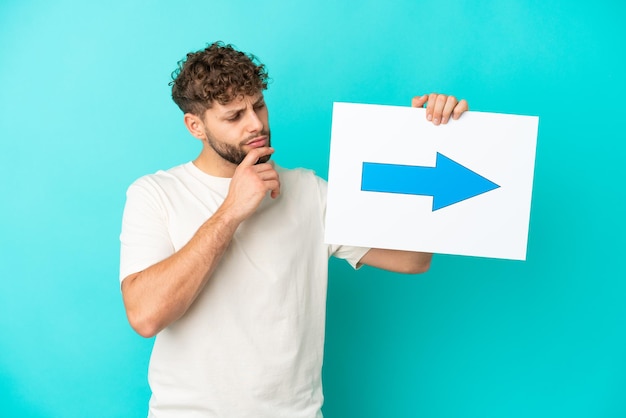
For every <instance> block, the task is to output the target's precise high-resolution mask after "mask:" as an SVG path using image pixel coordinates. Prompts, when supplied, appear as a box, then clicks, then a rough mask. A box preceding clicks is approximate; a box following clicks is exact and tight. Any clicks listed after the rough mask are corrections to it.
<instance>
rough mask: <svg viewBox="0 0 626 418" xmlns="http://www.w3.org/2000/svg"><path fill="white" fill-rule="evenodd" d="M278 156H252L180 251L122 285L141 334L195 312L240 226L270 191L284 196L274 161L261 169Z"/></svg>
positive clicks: (256, 151)
mask: <svg viewBox="0 0 626 418" xmlns="http://www.w3.org/2000/svg"><path fill="white" fill-rule="evenodd" d="M272 152H273V150H272V149H270V148H257V149H254V150H252V151H250V152H249V153H248V155H247V156H246V158H245V159H244V160H243V162H242V163H241V164H240V165H239V167H237V170H236V171H235V174H234V175H233V178H232V181H231V185H230V189H229V191H228V195H227V196H226V199H225V200H224V202H223V203H222V205H221V206H220V208H219V209H218V210H217V211H216V212H215V213H214V214H213V216H211V217H210V218H209V219H208V220H207V221H206V222H205V223H204V224H202V225H201V226H200V228H199V229H198V231H197V232H196V233H195V234H194V236H193V237H192V238H191V240H189V242H188V243H187V244H186V245H185V246H184V247H183V248H181V249H180V250H179V251H178V252H176V253H174V254H172V255H171V256H170V257H168V258H166V259H165V260H163V261H161V262H159V263H156V264H154V265H153V266H151V267H148V268H147V269H145V270H143V271H140V272H137V273H134V274H131V275H130V276H128V277H126V278H125V279H124V280H123V281H122V297H123V300H124V306H125V308H126V315H127V316H128V321H129V323H130V325H131V326H132V327H133V329H134V330H135V331H137V333H138V334H140V335H142V336H144V337H152V336H154V335H156V334H157V333H158V332H159V331H161V330H162V329H163V328H165V327H166V326H168V325H169V324H171V323H172V322H174V321H176V320H177V319H178V318H180V317H181V316H183V314H184V313H185V312H186V311H187V309H189V307H190V306H191V304H192V303H193V301H194V300H195V299H196V297H197V296H198V294H199V293H200V291H201V290H202V289H203V288H204V286H205V284H206V283H207V282H208V280H209V279H210V277H211V274H212V272H213V270H214V269H215V267H216V266H217V265H218V263H219V261H220V259H221V257H222V255H223V254H224V252H225V251H226V249H227V248H228V245H229V244H230V241H231V240H232V238H233V235H234V233H235V231H236V230H237V227H238V226H239V224H241V222H243V221H244V220H245V219H246V218H248V217H249V216H250V215H252V214H253V213H254V211H255V210H256V208H257V207H258V205H259V204H260V203H261V200H262V199H263V197H264V196H265V195H266V194H267V192H268V191H269V192H270V193H271V196H272V197H273V198H275V197H277V196H278V194H279V193H280V182H279V179H278V173H277V172H276V170H274V167H273V165H272V164H271V163H264V164H258V165H255V163H256V161H257V160H258V159H259V158H260V157H262V156H264V155H269V154H271V153H272Z"/></svg>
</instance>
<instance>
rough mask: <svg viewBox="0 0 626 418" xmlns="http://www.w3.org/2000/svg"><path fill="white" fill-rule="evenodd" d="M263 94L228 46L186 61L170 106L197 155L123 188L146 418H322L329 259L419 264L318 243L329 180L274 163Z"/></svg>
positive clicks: (262, 85)
mask: <svg viewBox="0 0 626 418" xmlns="http://www.w3.org/2000/svg"><path fill="white" fill-rule="evenodd" d="M266 87H267V73H266V72H265V67H264V66H263V65H262V64H258V63H256V59H255V58H254V57H253V56H251V55H246V54H244V53H242V52H239V51H236V50H235V49H233V48H232V47H231V46H230V45H224V44H222V43H214V44H212V45H210V46H208V47H207V48H206V49H204V50H201V51H198V52H195V53H189V54H188V55H187V58H186V60H184V61H181V63H179V69H178V71H177V73H176V75H175V78H174V81H173V82H172V97H173V99H174V101H175V102H176V103H177V104H178V106H179V107H180V108H181V110H182V111H183V113H184V122H185V126H186V127H187V129H188V130H189V132H190V133H191V134H192V135H193V136H194V137H196V138H198V139H199V140H201V141H202V144H203V148H202V151H201V153H200V155H199V156H198V157H197V158H196V159H195V160H194V161H193V162H188V163H186V164H183V165H180V166H177V167H174V168H172V169H170V170H167V171H159V172H157V173H155V174H152V175H148V176H145V177H142V178H140V179H139V180H137V181H136V182H134V183H133V184H132V185H131V186H130V187H129V189H128V193H127V202H126V207H125V210H124V218H123V223H122V233H121V237H120V239H121V268H120V270H121V271H120V279H121V280H122V284H121V286H122V295H123V299H124V305H125V308H126V313H127V315H128V320H129V322H130V324H131V326H132V327H133V328H134V329H135V330H136V331H137V332H138V333H139V334H140V335H142V336H144V337H152V336H154V335H156V339H155V342H154V348H153V352H152V356H151V360H150V369H149V382H150V387H151V389H152V398H151V400H150V414H149V415H150V416H151V417H172V418H185V417H228V418H231V417H254V418H261V417H268V418H269V417H271V418H276V417H289V418H297V417H302V418H305V417H306V418H314V417H321V416H322V414H321V407H322V402H323V395H322V383H321V369H322V356H323V349H324V326H325V304H326V288H327V272H328V259H329V257H330V256H331V255H334V256H336V257H340V258H344V259H346V260H347V261H348V262H349V263H350V264H351V265H352V266H354V267H355V268H356V267H358V266H359V265H361V264H367V265H371V266H375V267H379V268H383V269H387V270H392V271H397V272H403V273H422V272H424V271H426V270H428V268H429V265H430V261H431V256H432V255H431V254H425V253H413V252H404V251H391V250H382V249H367V248H356V247H346V246H332V245H326V244H324V240H323V236H324V213H325V207H326V183H325V182H324V181H323V180H322V179H320V178H318V177H316V176H315V175H314V174H313V173H312V172H310V171H307V170H303V169H298V170H285V169H282V168H280V167H277V166H276V165H275V164H274V163H273V162H271V161H270V157H271V155H272V153H273V152H274V150H273V148H271V144H270V142H271V134H270V127H269V120H268V109H267V107H266V105H265V101H264V99H263V91H264V90H265V89H266ZM426 102H428V105H427V114H428V118H429V120H432V121H433V123H435V124H439V123H447V122H448V120H449V118H450V117H452V118H454V119H458V118H459V117H460V116H461V114H462V113H463V112H464V111H466V110H467V108H468V107H467V102H465V101H464V100H462V101H460V102H459V101H457V100H456V99H455V98H454V97H451V96H445V95H437V94H431V95H429V96H427V95H424V96H420V97H415V98H414V99H413V103H412V104H413V106H416V107H421V106H423V105H424V104H425V103H426Z"/></svg>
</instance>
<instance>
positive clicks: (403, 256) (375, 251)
mask: <svg viewBox="0 0 626 418" xmlns="http://www.w3.org/2000/svg"><path fill="white" fill-rule="evenodd" d="M432 258H433V255H432V254H430V253H420V252H416V251H400V250H384V249H382V248H372V249H371V250H369V251H368V252H367V253H365V255H364V256H363V257H362V258H361V260H360V261H359V265H361V264H365V265H368V266H371V267H377V268H379V269H383V270H388V271H393V272H396V273H404V274H420V273H426V272H427V271H428V269H429V268H430V262H431V260H432Z"/></svg>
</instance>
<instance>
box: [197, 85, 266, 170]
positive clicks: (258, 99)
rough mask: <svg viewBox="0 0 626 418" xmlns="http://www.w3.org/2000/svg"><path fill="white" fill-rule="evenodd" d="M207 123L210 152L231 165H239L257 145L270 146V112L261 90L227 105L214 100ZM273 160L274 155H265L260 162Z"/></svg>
mask: <svg viewBox="0 0 626 418" xmlns="http://www.w3.org/2000/svg"><path fill="white" fill-rule="evenodd" d="M203 122H204V134H205V138H206V142H207V145H208V146H209V147H210V151H212V152H213V153H214V154H215V156H216V157H218V158H221V159H222V160H224V161H225V162H228V163H230V164H233V165H239V164H240V163H241V162H242V161H243V159H244V158H245V157H246V155H247V154H248V152H250V150H251V149H253V148H260V147H269V146H270V142H271V141H270V137H271V134H270V129H269V120H268V111H267V106H266V105H265V100H264V98H263V94H261V93H259V94H256V95H254V96H242V97H240V98H238V99H235V100H233V101H232V102H230V103H228V104H226V105H221V104H219V103H214V104H213V106H212V107H211V108H209V109H207V110H206V112H205V115H204V120H203ZM269 159H270V155H267V156H264V157H262V158H261V159H260V160H259V161H258V163H263V162H266V161H268V160H269Z"/></svg>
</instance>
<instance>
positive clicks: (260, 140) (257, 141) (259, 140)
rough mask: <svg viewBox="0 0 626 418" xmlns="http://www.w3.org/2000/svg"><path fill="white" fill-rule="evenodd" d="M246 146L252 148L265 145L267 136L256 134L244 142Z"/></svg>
mask: <svg viewBox="0 0 626 418" xmlns="http://www.w3.org/2000/svg"><path fill="white" fill-rule="evenodd" d="M246 145H247V146H249V147H252V148H260V147H264V146H266V145H267V137H266V136H258V137H256V138H253V139H252V140H250V141H248V142H247V143H246Z"/></svg>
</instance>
